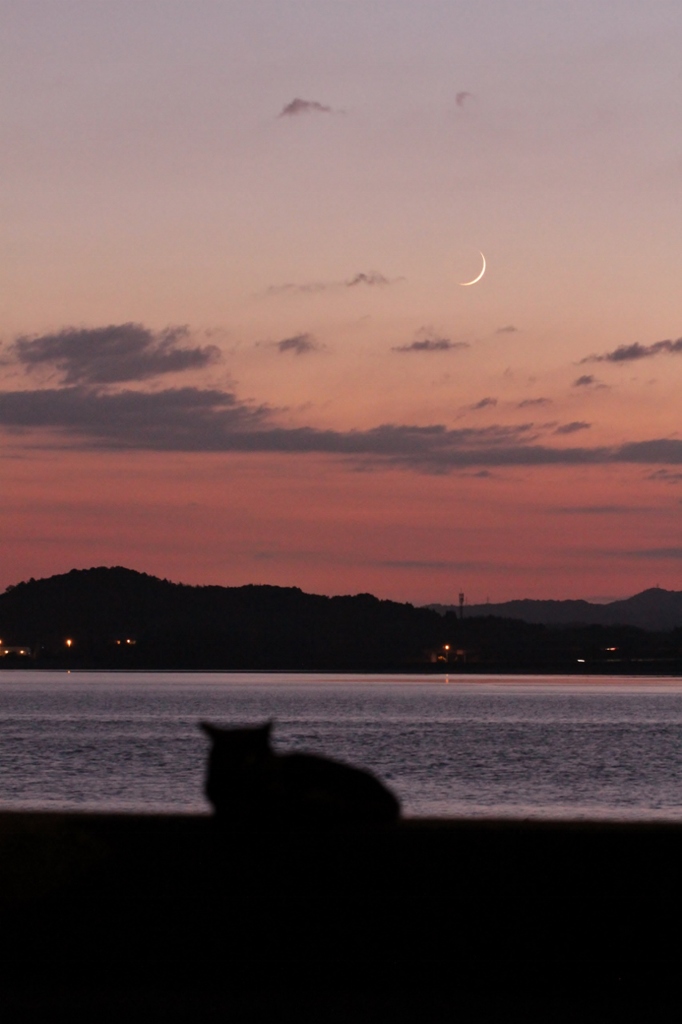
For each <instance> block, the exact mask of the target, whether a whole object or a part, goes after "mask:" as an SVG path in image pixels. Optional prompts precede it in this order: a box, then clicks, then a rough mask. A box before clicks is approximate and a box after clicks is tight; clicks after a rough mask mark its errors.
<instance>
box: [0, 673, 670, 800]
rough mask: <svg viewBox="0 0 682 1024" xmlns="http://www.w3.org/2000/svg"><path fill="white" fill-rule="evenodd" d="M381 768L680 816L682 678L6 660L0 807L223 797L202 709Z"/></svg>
mask: <svg viewBox="0 0 682 1024" xmlns="http://www.w3.org/2000/svg"><path fill="white" fill-rule="evenodd" d="M269 718H273V719H274V720H275V722H276V729H275V746H276V747H278V748H280V749H282V750H292V749H308V750H315V751H319V752H322V753H327V754H329V755H332V756H334V757H337V758H340V759H342V760H347V761H349V762H351V763H353V764H357V765H363V766H366V767H368V768H371V769H372V770H373V771H374V772H376V773H377V774H378V775H379V776H380V777H381V778H383V779H384V780H385V781H386V782H387V783H388V784H389V785H390V786H391V787H392V788H393V789H394V790H395V792H396V793H397V794H398V795H399V796H400V798H401V800H402V801H403V807H404V810H405V812H406V813H407V814H411V815H479V816H480V815H500V814H501V815H512V816H518V815H522V816H561V817H564V816H572V817H617V818H676V819H682V680H679V679H659V678H657V679H644V680H641V679H638V680H630V679H627V678H618V677H612V678H609V679H603V678H590V677H581V678H575V677H563V678H562V677H551V678H549V677H548V678H542V677H525V678H524V677H501V676H487V677H486V676H475V677H474V676H468V677H467V676H457V677H449V678H448V677H444V676H408V677H406V676H361V675H354V676H353V675H346V676H344V675H317V676H312V675H296V674H282V675H278V676H272V675H268V676H264V675H259V674H252V673H229V674H222V673H215V674H208V673H207V674H201V673H196V674H184V673H136V674H130V675H125V674H115V673H105V672H83V673H71V674H68V673H65V672H2V673H0V737H1V739H0V751H1V754H0V806H2V807H3V808H43V809H48V808H52V809H54V808H77V809H85V808H87V809H102V810H103V809H119V810H133V809H135V810H176V811H207V810H208V807H207V804H206V802H205V800H204V798H203V796H202V778H203V765H204V760H205V756H206V748H207V742H206V740H205V739H204V737H203V735H202V734H201V733H200V731H199V729H198V728H197V722H198V721H199V720H201V719H208V720H209V721H212V722H216V723H225V724H228V723H232V724H239V723H244V724H251V723H258V722H262V721H264V720H265V719H269Z"/></svg>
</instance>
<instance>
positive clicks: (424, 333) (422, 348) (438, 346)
mask: <svg viewBox="0 0 682 1024" xmlns="http://www.w3.org/2000/svg"><path fill="white" fill-rule="evenodd" d="M464 348H469V344H468V342H466V341H452V340H451V339H450V338H442V337H439V335H438V334H437V333H436V332H435V331H434V330H433V328H432V327H420V328H419V330H418V331H417V333H416V336H415V339H414V341H411V342H408V343H407V344H405V345H393V346H392V351H393V352H453V351H456V350H457V349H464Z"/></svg>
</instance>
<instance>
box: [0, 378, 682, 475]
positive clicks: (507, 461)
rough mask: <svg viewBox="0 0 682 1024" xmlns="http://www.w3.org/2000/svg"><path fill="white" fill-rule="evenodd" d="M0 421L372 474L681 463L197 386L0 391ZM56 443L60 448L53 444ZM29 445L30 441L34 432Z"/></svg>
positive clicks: (675, 457) (657, 450) (659, 448)
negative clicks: (333, 419) (284, 418)
mask: <svg viewBox="0 0 682 1024" xmlns="http://www.w3.org/2000/svg"><path fill="white" fill-rule="evenodd" d="M0 424H2V425H4V426H5V427H8V428H10V429H12V430H13V432H14V435H15V438H16V437H17V436H18V435H19V434H20V433H21V432H22V431H28V430H31V431H33V432H35V431H36V430H47V431H48V432H49V435H48V441H47V443H48V444H49V446H50V447H54V446H55V445H59V444H60V443H61V444H62V445H63V446H64V447H70V448H74V447H75V448H84V449H110V450H127V449H128V450H135V449H137V450H151V451H185V452H254V453H255V452H264V453H267V452H270V453H280V454H293V453H298V454H307V453H318V454H326V455H330V456H342V457H345V458H349V459H351V460H353V462H354V463H355V464H356V465H362V466H364V468H366V469H369V470H372V469H379V468H381V467H382V466H386V465H394V466H401V467H403V468H406V469H413V470H416V471H421V472H443V473H444V472H449V471H452V470H459V469H472V468H478V469H480V468H485V467H496V466H497V467H500V466H506V467H511V466H551V465H554V466H557V465H564V466H572V465H601V464H612V463H631V464H640V465H649V466H652V465H656V464H658V465H659V466H660V465H668V466H672V465H676V466H682V440H678V439H676V438H654V439H651V440H644V441H630V442H626V443H624V444H620V445H615V446H602V447H599V446H596V447H570V448H554V447H552V446H551V445H548V444H542V443H538V441H537V431H536V430H535V428H534V426H533V424H532V423H526V424H520V425H501V424H495V425H491V426H488V427H480V428H471V427H468V428H460V429H449V428H447V427H446V426H444V425H442V424H433V425H431V426H416V425H412V424H382V425H379V426H377V427H373V428H371V429H365V430H347V431H339V430H324V429H320V428H317V427H314V426H300V427H291V426H286V425H284V426H282V425H280V424H279V423H278V422H277V414H276V411H275V410H273V409H271V408H269V407H268V406H265V405H261V406H255V405H253V404H251V403H248V402H244V401H242V400H241V399H239V398H238V396H237V395H236V394H235V393H233V392H228V391H221V390H217V389H210V390H209V389H201V388H196V387H185V388H171V389H166V390H162V391H153V392H142V391H139V390H137V391H134V390H128V391H119V392H117V393H112V392H111V391H108V390H102V389H97V388H93V387H87V386H82V385H79V386H70V387H62V388H56V389H55V388H51V389H42V390H32V391H5V392H0ZM60 438H61V442H60ZM30 443H31V444H32V445H34V444H35V443H36V438H35V433H32V435H31V438H30Z"/></svg>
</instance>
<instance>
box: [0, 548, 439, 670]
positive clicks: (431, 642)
mask: <svg viewBox="0 0 682 1024" xmlns="http://www.w3.org/2000/svg"><path fill="white" fill-rule="evenodd" d="M450 618H451V617H450ZM450 625H451V623H450V622H449V621H448V617H446V618H445V619H444V618H443V617H441V616H439V615H437V614H436V613H435V612H433V611H430V610H429V609H426V608H415V607H414V606H413V605H410V604H399V603H397V602H395V601H380V600H378V599H377V598H376V597H373V596H372V595H371V594H358V595H356V596H353V597H350V596H349V597H323V596H319V595H315V594H305V593H304V592H303V591H302V590H299V589H298V588H297V587H272V586H244V587H218V586H196V587H195V586H187V585H185V584H180V583H171V582H169V581H168V580H160V579H157V578H156V577H154V576H148V575H146V574H145V573H139V572H135V571H133V570H131V569H124V568H121V567H116V568H103V567H100V568H93V569H81V570H77V569H73V570H72V571H71V572H69V573H66V574H64V575H60V576H51V577H49V578H47V579H42V580H30V581H29V582H27V583H19V584H18V585H17V586H15V587H11V588H8V590H7V591H6V592H5V593H4V594H2V595H0V631H1V632H0V636H2V639H3V640H4V643H5V644H6V645H9V644H26V645H29V646H31V647H32V648H33V649H34V650H35V649H37V650H38V651H39V652H40V653H41V655H42V656H44V657H47V658H50V657H51V658H60V659H63V658H64V657H65V656H66V655H65V644H66V640H67V639H71V640H72V641H73V643H72V647H71V649H70V650H69V651H68V652H66V653H68V656H69V657H70V658H71V659H72V660H73V661H74V662H77V663H78V662H80V661H82V659H83V658H85V659H86V661H87V663H88V664H91V663H102V662H103V661H104V662H107V663H108V662H109V661H111V659H112V658H114V657H116V658H118V659H119V661H121V664H122V665H123V664H127V665H132V664H134V665H136V666H139V667H147V666H154V667H160V666H166V667H178V668H182V667H230V668H242V667H248V668H261V667H262V668H270V667H277V668H297V669H299V668H300V669H303V668H319V667H321V666H322V667H324V666H333V667H339V668H345V667H354V666H367V667H372V666H376V665H379V664H382V665H383V664H385V665H389V666H390V665H402V664H405V663H410V662H413V661H414V662H421V661H423V660H424V657H425V654H424V651H425V649H427V648H431V647H437V646H439V645H442V644H443V643H445V642H447V637H448V635H449V634H450V633H451V629H450ZM131 641H134V643H131ZM115 648H118V650H115ZM122 659H125V661H122Z"/></svg>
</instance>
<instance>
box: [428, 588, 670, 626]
mask: <svg viewBox="0 0 682 1024" xmlns="http://www.w3.org/2000/svg"><path fill="white" fill-rule="evenodd" d="M427 607H429V608H432V609H433V610H434V611H438V612H440V613H441V614H445V613H446V612H454V611H457V609H458V607H459V606H456V605H443V604H430V605H427ZM465 614H466V615H469V616H474V617H478V616H481V615H493V616H501V617H503V618H507V619H522V620H523V621H524V622H536V623H541V624H543V625H546V626H574V625H588V624H589V625H600V626H637V627H639V628H640V629H650V630H670V629H676V628H678V627H679V626H682V590H663V589H662V588H661V587H651V588H650V589H649V590H643V591H642V592H641V593H639V594H635V595H634V597H628V598H625V599H624V600H622V601H611V602H610V603H608V604H592V603H591V602H589V601H532V600H522V601H505V602H504V603H502V604H474V605H468V606H466V608H465Z"/></svg>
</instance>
